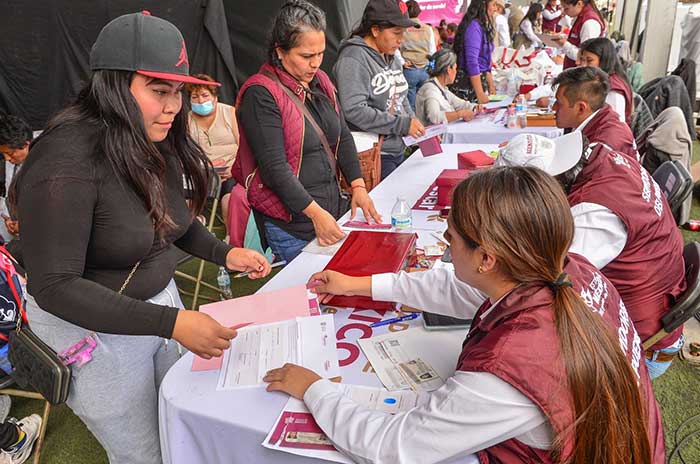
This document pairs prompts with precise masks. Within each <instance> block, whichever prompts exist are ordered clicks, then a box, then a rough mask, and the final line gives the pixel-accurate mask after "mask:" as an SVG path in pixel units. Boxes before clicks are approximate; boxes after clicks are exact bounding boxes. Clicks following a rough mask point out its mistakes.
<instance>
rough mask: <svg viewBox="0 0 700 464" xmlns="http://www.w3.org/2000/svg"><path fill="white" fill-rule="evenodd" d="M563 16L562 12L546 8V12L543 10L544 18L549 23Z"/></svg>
mask: <svg viewBox="0 0 700 464" xmlns="http://www.w3.org/2000/svg"><path fill="white" fill-rule="evenodd" d="M561 14H562V12H561V10H557V11H549V10H548V9H547V8H545V9H544V10H542V16H543V17H544V19H546V20H547V21H551V20H553V19H557V18H558V17H560V16H561Z"/></svg>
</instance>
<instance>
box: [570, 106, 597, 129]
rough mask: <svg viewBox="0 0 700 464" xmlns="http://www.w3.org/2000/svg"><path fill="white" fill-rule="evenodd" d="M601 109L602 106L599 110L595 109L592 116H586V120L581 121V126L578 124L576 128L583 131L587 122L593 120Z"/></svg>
mask: <svg viewBox="0 0 700 464" xmlns="http://www.w3.org/2000/svg"><path fill="white" fill-rule="evenodd" d="M600 110H601V109H600V108H598V109H597V110H595V111H594V112H593V113H592V114H591V115H590V116H588V117H587V118H586V120H585V121H583V122H582V123H581V125H580V126H578V127H577V128H576V130H577V131H582V130H583V128H584V127H586V124H588V123H589V122H590V121H591V119H593V118H594V117H595V115H596V114H598V112H599V111H600Z"/></svg>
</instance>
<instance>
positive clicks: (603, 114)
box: [581, 103, 639, 161]
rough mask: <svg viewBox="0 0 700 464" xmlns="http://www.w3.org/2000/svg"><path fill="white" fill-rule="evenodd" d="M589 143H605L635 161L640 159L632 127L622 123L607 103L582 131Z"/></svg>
mask: <svg viewBox="0 0 700 464" xmlns="http://www.w3.org/2000/svg"><path fill="white" fill-rule="evenodd" d="M581 132H583V135H585V136H586V138H587V139H588V142H589V143H593V142H599V143H604V144H606V145H607V146H609V147H610V148H612V149H613V150H614V151H617V152H620V153H623V154H625V155H627V156H629V157H630V158H632V159H633V160H635V161H636V160H637V159H638V156H639V155H638V154H637V144H636V143H635V141H634V135H632V129H630V126H628V125H627V124H625V123H624V122H622V121H620V118H619V117H618V115H617V113H616V112H615V110H614V109H612V107H611V106H610V105H608V104H607V103H606V104H605V105H603V107H602V108H601V109H600V110H598V114H596V115H595V116H594V117H593V119H591V120H590V121H588V124H586V127H584V128H583V130H582V131H581Z"/></svg>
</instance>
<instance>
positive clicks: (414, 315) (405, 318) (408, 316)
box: [369, 313, 420, 327]
mask: <svg viewBox="0 0 700 464" xmlns="http://www.w3.org/2000/svg"><path fill="white" fill-rule="evenodd" d="M419 315H420V313H411V314H406V315H404V316H399V317H392V318H391V319H387V320H386V321H379V322H375V323H373V324H370V325H369V326H370V327H381V326H383V325H389V324H393V323H394V322H401V321H410V320H413V319H415V318H417V317H418V316H419Z"/></svg>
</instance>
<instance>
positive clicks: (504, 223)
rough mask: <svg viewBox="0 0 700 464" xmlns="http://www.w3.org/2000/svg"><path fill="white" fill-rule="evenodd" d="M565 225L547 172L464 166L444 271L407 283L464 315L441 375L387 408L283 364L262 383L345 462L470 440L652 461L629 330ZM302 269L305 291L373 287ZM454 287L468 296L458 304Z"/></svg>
mask: <svg viewBox="0 0 700 464" xmlns="http://www.w3.org/2000/svg"><path fill="white" fill-rule="evenodd" d="M573 234H574V224H573V218H572V216H571V212H570V210H569V205H568V203H567V199H566V196H565V195H564V191H563V190H562V188H561V186H560V185H559V184H558V182H557V181H556V180H555V179H554V178H553V177H551V176H549V175H547V174H545V173H544V172H543V171H541V170H539V169H536V168H532V167H518V168H494V169H490V170H486V171H480V172H477V173H473V174H472V175H470V176H469V177H468V178H467V179H466V180H464V181H463V182H462V183H461V184H459V185H458V186H457V188H456V189H455V191H454V194H453V204H452V210H451V213H450V216H449V218H448V229H447V233H446V238H448V239H449V241H450V249H451V250H452V260H453V264H454V267H455V269H454V272H449V271H446V272H445V275H447V274H451V277H449V278H447V279H445V281H444V282H443V285H441V286H438V287H436V286H431V287H425V286H421V285H420V283H419V284H418V285H417V286H418V287H420V288H417V289H414V295H415V299H416V300H419V299H421V298H425V299H433V300H437V301H439V302H440V303H441V307H442V311H441V312H442V313H443V314H448V315H452V316H457V317H461V318H473V319H474V321H473V323H472V325H471V329H470V331H469V334H468V335H467V338H466V340H465V341H464V344H463V345H462V347H461V348H460V347H459V346H455V347H454V349H455V351H460V349H461V354H460V356H459V358H458V361H457V366H456V372H455V373H454V375H453V376H452V377H450V378H448V379H447V380H446V382H445V384H444V385H442V386H441V387H440V388H438V389H437V390H435V391H433V392H431V394H430V399H429V400H428V401H427V403H426V404H424V405H422V406H418V407H416V408H413V409H411V410H410V411H408V412H402V413H398V414H395V415H392V414H388V413H384V412H380V411H372V410H368V409H365V408H364V407H362V406H359V405H357V404H356V403H355V402H353V401H352V400H351V399H350V398H348V397H345V396H343V395H342V394H341V393H340V392H339V391H338V389H337V385H335V384H333V383H332V382H330V381H328V380H323V379H321V378H320V377H319V376H318V375H316V374H315V373H314V372H312V371H310V370H308V369H305V368H302V367H299V366H295V365H292V364H287V365H286V366H284V367H282V368H280V369H273V370H271V371H270V372H268V373H267V375H266V376H265V379H264V380H265V381H266V382H269V385H268V388H267V389H268V390H269V391H276V390H279V391H283V392H286V393H289V394H290V395H292V396H294V397H295V398H298V399H302V400H303V401H304V403H305V404H306V407H307V408H308V409H309V411H310V412H311V413H312V414H313V416H314V419H315V420H316V422H317V423H318V425H319V426H320V427H321V429H322V430H323V432H324V433H325V434H326V435H327V436H328V438H329V439H330V441H331V442H333V445H334V446H335V447H336V448H338V449H339V450H340V451H341V452H343V453H344V454H346V455H348V456H349V457H351V458H352V459H353V460H355V461H357V462H363V463H364V462H373V463H408V462H420V463H434V462H445V461H452V460H456V459H461V461H460V462H464V461H466V459H465V458H466V456H467V455H469V454H470V453H476V454H477V455H478V462H481V463H516V462H527V463H553V462H566V463H571V464H589V463H606V464H629V463H634V464H650V463H654V464H663V463H664V461H665V456H664V454H665V449H664V439H663V426H662V423H661V414H660V411H659V407H658V405H657V404H656V400H655V399H654V393H653V390H652V386H651V381H650V379H649V375H648V373H647V370H646V365H645V363H644V362H642V361H641V359H640V356H641V342H640V340H639V336H638V335H637V333H636V332H635V330H634V327H633V326H632V323H631V321H630V319H629V314H628V313H627V310H626V309H625V306H624V304H623V303H622V300H621V299H620V296H619V294H618V293H617V291H616V290H615V288H614V287H613V286H612V284H610V282H609V281H608V280H607V279H605V277H603V276H602V275H601V274H600V273H599V272H598V270H597V269H596V268H595V267H594V266H593V265H592V264H591V263H589V262H588V261H587V260H586V259H585V258H583V257H581V256H579V255H576V254H570V253H567V250H568V248H569V245H570V243H571V241H572V239H573ZM416 274H426V273H416ZM312 279H315V280H316V281H317V284H318V282H319V281H320V285H319V286H318V287H317V290H318V291H319V292H326V293H327V292H331V291H332V292H340V293H342V294H356V295H366V296H372V297H378V296H379V295H375V294H374V288H373V284H372V283H371V280H373V279H374V276H373V277H348V276H343V275H341V274H338V273H334V272H332V271H324V272H322V273H319V274H316V275H314V276H313V277H312ZM416 279H417V280H420V277H416ZM464 287H467V290H463V289H462V288H464ZM406 290H407V291H408V290H410V289H409V288H407V289H406ZM465 292H469V293H470V294H471V295H473V296H474V297H475V298H474V300H475V302H474V303H475V304H472V305H469V304H464V302H465V301H464V299H463V298H462V295H463V294H464V293H465ZM422 293H427V295H422ZM477 295H481V300H480V301H479V302H478V303H476V296H477ZM582 295H586V298H582ZM477 307H478V309H476V308H477ZM426 349H429V348H426ZM610 437H615V439H614V440H612V439H610ZM467 462H470V461H467Z"/></svg>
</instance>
